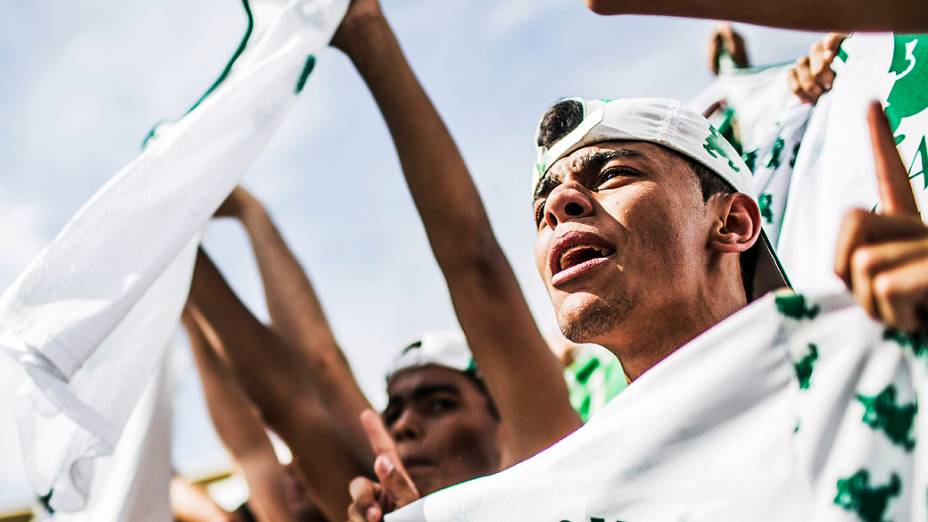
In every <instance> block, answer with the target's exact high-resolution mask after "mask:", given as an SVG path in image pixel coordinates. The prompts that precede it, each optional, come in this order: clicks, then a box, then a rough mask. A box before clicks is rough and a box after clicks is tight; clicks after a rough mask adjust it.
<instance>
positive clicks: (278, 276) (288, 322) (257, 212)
mask: <svg viewBox="0 0 928 522" xmlns="http://www.w3.org/2000/svg"><path fill="white" fill-rule="evenodd" d="M217 216H220V217H221V216H227V217H233V218H236V219H238V220H239V222H241V224H242V226H243V227H244V228H245V231H246V232H247V234H248V239H249V241H250V242H251V246H252V249H253V250H254V253H255V260H256V261H257V263H258V269H259V271H260V272H261V280H262V283H263V285H264V295H265V299H266V301H267V307H268V312H269V313H270V316H271V330H272V331H273V332H274V333H275V334H276V335H277V336H278V337H279V338H280V340H281V341H283V343H284V344H285V345H287V346H289V347H291V348H292V349H294V350H296V351H297V353H298V354H300V356H302V357H303V359H304V360H305V363H306V364H305V367H306V368H307V370H308V371H309V372H310V373H309V377H310V379H309V384H310V385H311V386H312V387H313V389H314V391H315V392H316V393H317V394H318V396H319V398H320V399H321V401H320V404H322V405H323V406H324V407H325V408H326V409H327V411H328V413H329V415H330V416H331V417H332V420H333V422H335V423H336V425H337V426H338V428H339V430H341V431H342V432H344V434H345V436H346V437H348V440H349V441H350V443H351V447H352V448H355V449H356V451H357V455H358V458H359V459H362V460H364V461H369V460H371V459H373V455H372V454H371V452H370V447H369V445H368V443H367V438H366V437H365V435H364V431H363V429H362V428H361V424H360V423H359V422H358V416H359V415H360V414H361V412H362V411H364V410H365V409H368V408H370V407H371V406H370V404H369V403H368V401H367V398H366V397H365V396H364V393H363V392H362V391H361V388H360V387H359V386H358V384H357V381H356V380H355V378H354V375H353V374H352V372H351V367H350V366H349V365H348V361H347V360H346V359H345V356H344V354H343V353H342V351H341V349H340V348H339V346H338V343H337V341H336V340H335V336H334V334H333V333H332V328H331V326H330V325H329V321H328V319H326V316H325V312H324V311H323V309H322V304H321V303H320V302H319V298H318V297H317V296H316V292H315V290H314V289H313V286H312V283H311V282H310V280H309V277H307V275H306V272H304V271H303V268H302V267H301V266H300V263H299V261H297V259H296V257H295V256H294V255H293V252H291V251H290V248H289V247H288V246H287V243H286V242H285V241H284V238H283V236H282V235H281V233H280V231H279V230H278V229H277V227H276V226H275V225H274V222H273V220H272V219H271V217H270V215H269V213H268V212H267V210H266V209H265V207H264V205H262V204H261V202H260V201H259V200H258V199H256V198H255V197H254V196H252V195H251V194H250V193H249V192H248V191H246V190H245V189H243V188H241V187H238V188H236V189H235V190H234V191H233V192H232V194H231V195H230V196H229V198H228V199H227V200H226V201H225V202H224V203H223V205H222V207H220V209H219V211H218V212H217Z"/></svg>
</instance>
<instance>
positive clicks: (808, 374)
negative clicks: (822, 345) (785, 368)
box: [793, 343, 818, 390]
mask: <svg viewBox="0 0 928 522" xmlns="http://www.w3.org/2000/svg"><path fill="white" fill-rule="evenodd" d="M817 360H818V346H816V345H815V344H813V343H809V351H808V352H806V354H805V355H803V356H802V357H800V358H799V360H798V361H796V362H794V363H793V366H794V367H795V368H796V378H797V379H798V380H799V389H800V390H808V389H809V385H810V384H811V382H812V370H813V369H814V368H815V361H817Z"/></svg>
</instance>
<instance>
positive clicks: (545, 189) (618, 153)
mask: <svg viewBox="0 0 928 522" xmlns="http://www.w3.org/2000/svg"><path fill="white" fill-rule="evenodd" d="M643 157H644V154H642V153H640V152H638V151H637V150H632V149H625V148H619V149H612V150H601V151H598V152H593V153H591V154H587V155H586V156H582V157H580V158H577V159H576V160H574V163H573V165H572V166H571V170H573V171H575V172H579V173H588V172H598V171H599V170H601V169H602V168H603V165H605V164H607V163H609V162H610V161H613V160H616V159H628V158H635V159H637V158H643ZM560 184H561V182H560V181H558V180H556V179H555V178H554V176H553V175H552V174H551V171H550V170H549V171H548V172H545V175H544V176H542V178H541V179H540V180H539V181H538V187H537V188H536V189H535V194H534V197H533V198H532V199H533V201H537V200H539V199H542V198H545V197H547V196H548V194H550V193H551V191H552V190H554V189H555V188H556V187H557V186H558V185H560Z"/></svg>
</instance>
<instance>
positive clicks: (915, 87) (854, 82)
mask: <svg viewBox="0 0 928 522" xmlns="http://www.w3.org/2000/svg"><path fill="white" fill-rule="evenodd" d="M841 51H842V54H844V55H846V59H844V58H838V59H835V61H834V63H833V66H832V67H833V68H834V69H835V70H836V71H837V77H836V79H835V81H834V86H833V88H832V90H831V91H830V92H829V93H827V94H825V95H824V96H822V97H821V98H820V100H819V102H818V104H817V107H816V109H815V111H814V114H813V115H812V118H811V120H810V121H809V125H808V129H807V130H806V134H805V138H804V140H803V143H802V147H801V149H800V151H799V156H798V159H797V162H796V166H795V169H794V171H793V181H792V185H791V187H790V192H789V203H788V206H787V209H786V215H785V218H784V221H783V228H782V230H781V233H780V240H779V244H778V253H779V255H780V260H781V262H782V263H783V265H784V267H785V268H786V272H787V273H788V274H789V277H790V281H791V282H792V283H793V285H794V286H795V287H796V288H800V289H803V290H805V291H808V290H828V289H834V288H839V287H840V286H841V285H842V284H841V281H840V280H839V279H838V278H837V277H836V276H835V275H834V273H833V271H832V266H833V259H834V251H835V242H836V240H837V235H838V231H839V229H840V226H841V222H842V219H843V217H844V215H845V213H846V212H847V210H848V209H849V208H852V207H862V208H865V209H872V208H874V207H875V206H876V205H877V203H878V201H879V195H878V192H877V186H876V178H875V175H874V167H873V156H872V152H871V150H872V149H871V145H870V137H869V131H868V127H867V122H866V109H867V105H868V104H869V102H870V101H872V100H881V101H882V102H883V105H884V107H886V108H887V113H888V114H889V115H890V116H891V120H892V119H893V118H892V117H894V116H896V117H898V116H905V117H904V118H902V119H901V122H900V123H899V124H898V128H896V129H895V133H894V135H895V136H897V138H900V137H903V136H904V138H903V139H902V141H901V142H900V143H898V148H899V151H900V154H901V155H902V159H903V162H904V163H905V165H907V166H908V169H909V176H910V178H911V181H912V188H913V190H914V192H915V195H916V199H917V200H918V203H919V207H920V209H921V211H922V216H923V217H924V216H925V215H926V214H925V212H926V209H928V190H926V189H928V183H926V182H928V178H926V176H928V172H925V171H926V167H928V148H926V138H925V136H926V134H928V111H926V110H924V109H925V108H926V107H928V88H926V85H928V37H926V36H921V37H914V38H913V37H906V36H902V35H897V36H893V35H887V34H882V35H860V34H855V35H853V36H851V37H850V38H849V39H847V40H846V41H845V42H844V44H843V45H842V46H841ZM887 102H889V103H888V106H887Z"/></svg>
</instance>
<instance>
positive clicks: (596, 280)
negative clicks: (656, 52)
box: [353, 99, 928, 522]
mask: <svg viewBox="0 0 928 522" xmlns="http://www.w3.org/2000/svg"><path fill="white" fill-rule="evenodd" d="M881 118H882V116H881V112H880V108H879V107H876V108H873V109H872V110H871V116H870V119H871V128H872V129H874V130H873V136H874V150H875V155H876V157H877V165H878V177H879V178H880V179H881V186H882V187H885V190H884V191H883V193H884V201H883V204H882V205H881V208H884V209H886V211H887V212H888V213H889V215H887V216H878V215H874V216H873V217H872V218H870V217H864V216H861V215H860V214H858V213H855V214H852V215H851V216H850V217H849V218H848V228H847V230H846V233H845V235H844V239H843V241H842V243H841V247H840V248H839V252H838V266H839V273H840V274H842V275H844V276H846V277H847V279H846V280H847V281H848V282H849V284H850V286H851V288H852V289H854V291H855V294H858V290H859V287H861V286H864V287H866V288H871V287H872V283H871V279H882V280H883V281H886V283H885V284H886V285H890V286H892V285H895V287H896V288H898V287H899V284H900V283H899V280H898V275H897V274H896V272H898V270H900V269H905V267H906V266H909V265H912V263H924V262H925V260H924V259H916V258H912V257H911V256H909V257H907V256H906V252H917V251H919V250H918V249H917V248H915V249H913V248H911V243H912V242H913V241H912V238H913V237H916V236H917V238H919V239H917V240H916V241H915V243H917V244H921V242H923V241H924V239H923V238H924V237H926V236H928V233H926V232H928V230H926V228H925V226H924V225H923V224H921V222H920V221H919V220H918V218H917V214H914V215H912V214H913V213H915V205H914V198H913V196H912V194H911V191H910V189H909V188H908V182H907V178H906V174H905V168H904V166H903V165H902V162H901V161H900V160H899V157H898V154H897V153H896V152H895V147H894V146H893V139H892V134H891V133H890V132H889V128H888V126H887V125H886V121H885V119H882V120H881ZM538 146H539V156H538V157H539V159H538V162H537V165H536V169H535V174H536V180H537V181H536V186H535V191H534V196H535V207H534V208H535V217H536V223H537V224H538V235H537V241H536V251H535V257H536V261H537V265H538V270H539V273H540V274H541V276H542V279H543V281H544V283H545V286H546V287H547V289H548V293H549V295H550V297H551V300H552V303H553V305H554V308H555V312H556V314H557V317H558V321H559V323H560V326H561V329H562V330H563V331H564V333H565V334H566V335H567V337H568V338H570V339H571V340H574V341H586V342H597V343H600V344H602V345H604V346H605V347H607V348H608V349H610V350H611V351H613V353H615V354H616V355H617V356H618V357H619V359H620V360H621V361H622V363H623V366H624V367H625V369H626V372H627V373H628V375H629V376H630V377H631V378H632V379H633V383H632V385H631V386H630V387H629V388H628V389H627V390H626V391H625V392H623V393H622V394H621V395H619V396H618V397H617V398H616V399H615V400H613V401H612V402H611V403H610V404H609V405H608V406H607V407H606V408H605V409H604V410H603V411H602V412H601V413H600V415H599V416H598V417H595V418H593V419H592V420H591V421H590V422H589V423H588V424H587V425H585V426H584V427H583V428H580V429H579V430H577V431H576V432H574V433H573V434H571V435H570V436H568V437H566V438H565V439H564V440H562V441H560V442H559V443H557V444H555V445H554V446H552V447H551V448H549V449H548V450H546V451H544V452H542V453H540V454H538V455H536V456H535V457H533V458H531V459H529V460H527V461H525V462H522V463H520V464H518V465H516V466H514V467H512V468H510V469H508V470H505V471H503V472H501V473H498V474H496V475H492V476H489V477H485V478H482V479H479V480H476V481H472V482H470V483H467V484H463V485H459V486H456V487H452V488H449V489H446V490H444V491H441V492H438V493H436V494H433V495H431V496H429V497H426V498H425V499H424V500H423V501H421V502H415V503H412V504H411V505H409V506H406V507H405V508H404V509H403V510H401V511H398V512H396V513H393V514H391V515H388V516H387V517H386V518H387V520H388V521H389V522H394V521H413V520H428V521H443V520H459V521H475V522H476V521H488V520H489V521H495V520H561V521H571V522H578V521H588V520H609V521H613V520H817V521H818V520H853V519H855V517H858V518H859V519H860V520H884V519H892V520H914V519H918V518H919V516H920V517H921V518H924V516H925V507H926V506H925V505H924V498H925V494H926V493H928V484H926V478H925V475H924V468H923V466H924V465H925V462H928V448H926V447H925V446H924V445H921V446H920V445H919V440H918V439H919V436H920V435H922V434H924V433H926V431H928V424H926V422H925V421H923V420H919V417H917V415H916V413H917V410H918V407H917V403H918V397H919V396H923V395H924V394H925V393H926V392H928V368H926V365H925V361H924V360H923V358H924V357H925V356H928V348H926V347H925V346H926V345H925V340H924V337H923V336H918V335H907V334H905V333H903V332H901V331H898V330H893V329H886V328H885V327H883V326H881V325H878V324H877V323H874V322H871V321H870V320H868V319H867V315H866V312H865V311H864V310H863V309H862V308H861V307H859V306H857V305H856V304H855V303H854V301H853V300H852V299H851V298H850V296H848V295H847V294H846V293H834V294H828V295H820V296H815V297H809V296H802V295H797V294H793V293H791V292H788V291H787V292H778V293H776V294H769V292H768V291H769V290H771V289H774V288H776V287H777V286H783V284H784V280H783V278H782V274H781V273H780V272H779V269H778V265H777V262H776V258H775V256H774V255H773V253H772V252H771V250H770V248H769V246H768V245H767V243H766V240H765V239H764V237H763V234H762V232H761V231H760V215H759V211H758V206H757V203H756V201H755V200H754V198H753V197H752V196H751V190H750V184H749V182H750V171H749V170H748V169H747V167H746V166H745V165H744V163H743V162H742V161H741V159H740V158H738V156H737V154H736V153H735V151H734V149H733V148H732V147H731V145H729V144H728V143H727V142H726V141H725V140H724V139H723V138H721V137H720V136H719V135H718V133H717V131H716V130H715V129H714V128H713V127H712V126H711V125H710V124H709V122H708V121H707V120H705V118H703V117H702V116H700V115H698V114H696V113H694V112H692V111H691V110H689V109H687V108H686V107H684V106H683V105H682V104H680V103H679V102H675V101H670V100H661V99H630V100H613V101H606V100H579V99H575V100H565V101H562V102H560V103H558V104H557V105H556V106H555V107H553V108H552V109H551V110H549V111H548V113H547V114H546V115H545V116H544V118H543V119H542V122H541V127H540V129H539V133H538ZM910 227H911V228H910ZM877 229H878V230H882V232H883V234H882V235H881V234H876V235H874V230H877ZM903 229H905V231H904V233H903V232H900V231H901V230H903ZM916 229H917V230H916ZM877 237H880V241H884V240H885V241H899V243H892V244H890V245H888V246H887V245H883V248H877V247H876V246H874V245H873V243H874V242H875V241H876V240H877V239H876V238H877ZM900 244H903V245H910V248H908V250H906V249H905V248H903V247H900V246H899V245H900ZM917 244H916V246H917ZM859 252H868V254H867V255H871V256H875V255H878V254H882V257H880V259H881V260H882V263H879V264H878V266H877V265H874V270H873V271H870V272H867V273H865V274H861V273H858V272H859V271H855V270H854V269H853V268H851V266H852V265H854V264H855V263H854V261H853V259H852V258H854V257H855V255H856V254H855V253H859ZM916 257H917V256H916ZM910 281H914V278H910ZM881 284H882V283H881ZM878 286H879V285H878ZM765 294H766V295H765ZM877 294H878V295H874V294H871V293H865V295H867V296H868V297H867V300H869V301H872V303H870V302H868V303H865V304H866V305H867V306H870V305H871V304H872V305H873V306H882V307H885V308H886V309H887V310H891V311H892V312H893V313H895V314H896V315H904V316H906V317H916V316H917V312H918V306H919V305H918V303H919V302H924V297H925V295H924V292H922V293H921V294H920V300H919V299H915V297H919V296H909V295H907V294H905V292H903V291H902V290H895V291H894V293H893V295H895V296H896V297H897V299H894V300H893V299H890V300H887V295H886V294H885V293H880V292H877ZM749 303H750V304H749ZM913 314H916V315H913ZM908 324H909V328H912V329H915V328H918V327H919V323H918V322H917V321H913V322H909V323H908ZM922 326H923V325H922ZM381 456H382V457H383V458H389V453H388V452H386V451H385V452H382V453H381ZM920 466H921V467H920ZM394 487H395V488H396V489H397V490H398V492H399V494H397V495H394V496H395V497H397V498H401V499H403V502H398V503H397V504H398V505H402V504H406V503H409V502H410V501H411V500H413V498H412V497H410V496H409V495H406V494H405V492H404V490H403V488H402V486H401V485H399V486H397V484H396V483H395V482H388V481H384V483H383V489H384V490H385V493H384V494H383V495H381V498H383V497H386V498H388V499H390V498H392V497H391V488H394ZM369 500H370V498H369V497H367V498H360V497H358V496H356V495H355V504H354V505H353V508H356V509H357V508H359V507H363V505H364V503H365V502H368V501H369ZM375 500H376V499H375Z"/></svg>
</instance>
